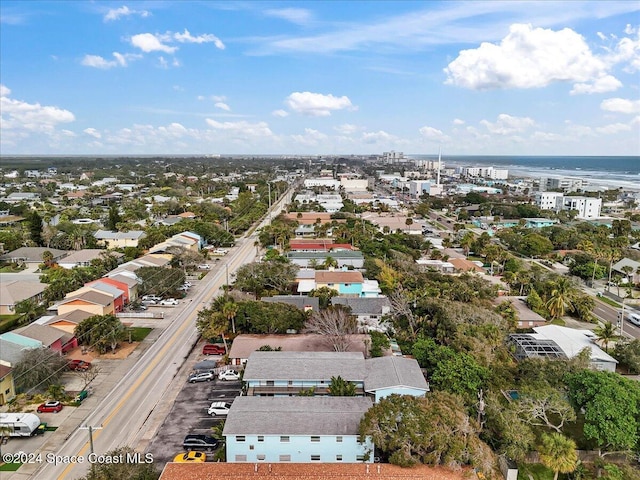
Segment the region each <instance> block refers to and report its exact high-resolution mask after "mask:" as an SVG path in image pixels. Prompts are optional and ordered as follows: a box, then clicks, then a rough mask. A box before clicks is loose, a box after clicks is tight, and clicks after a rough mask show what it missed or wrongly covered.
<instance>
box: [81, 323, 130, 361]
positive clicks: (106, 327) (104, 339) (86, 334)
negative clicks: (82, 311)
mask: <svg viewBox="0 0 640 480" xmlns="http://www.w3.org/2000/svg"><path fill="white" fill-rule="evenodd" d="M125 334H126V329H125V326H124V325H123V324H122V322H121V321H120V320H119V319H118V318H116V317H115V316H114V315H94V316H92V317H89V318H85V319H84V320H83V321H81V322H80V323H79V324H78V325H77V326H76V328H75V335H76V338H77V339H78V343H79V344H80V345H86V346H88V347H90V348H95V349H96V350H98V351H99V352H100V353H105V352H107V351H109V349H111V350H112V351H115V349H116V348H117V347H118V343H119V342H120V341H121V340H123V339H124V337H125Z"/></svg>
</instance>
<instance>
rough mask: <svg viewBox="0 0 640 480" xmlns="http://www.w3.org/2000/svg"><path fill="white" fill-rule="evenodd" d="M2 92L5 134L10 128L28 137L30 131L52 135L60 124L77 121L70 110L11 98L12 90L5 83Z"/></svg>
mask: <svg viewBox="0 0 640 480" xmlns="http://www.w3.org/2000/svg"><path fill="white" fill-rule="evenodd" d="M0 94H1V96H0V125H1V126H2V132H3V135H4V133H5V132H7V131H9V130H11V131H13V132H14V134H15V133H16V132H17V133H18V135H21V136H22V137H26V136H27V135H28V133H29V132H43V133H47V134H50V135H52V134H54V133H55V127H56V126H57V125H58V124H61V123H70V122H73V121H75V116H74V115H73V113H71V112H70V111H69V110H64V109H62V108H58V107H53V106H43V105H40V104H39V103H27V102H23V101H21V100H15V99H12V98H9V95H10V94H11V90H10V89H9V88H8V87H6V86H5V85H2V86H0ZM1 136H2V135H0V137H1Z"/></svg>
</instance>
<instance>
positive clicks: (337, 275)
mask: <svg viewBox="0 0 640 480" xmlns="http://www.w3.org/2000/svg"><path fill="white" fill-rule="evenodd" d="M363 280H364V279H363V277H362V273H360V272H343V271H338V270H336V271H334V272H331V271H324V270H319V271H317V272H316V283H362V282H363Z"/></svg>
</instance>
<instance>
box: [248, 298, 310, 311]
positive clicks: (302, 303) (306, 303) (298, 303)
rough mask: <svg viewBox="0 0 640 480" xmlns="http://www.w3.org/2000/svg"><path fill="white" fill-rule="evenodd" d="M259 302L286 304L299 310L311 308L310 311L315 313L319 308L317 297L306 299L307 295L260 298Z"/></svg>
mask: <svg viewBox="0 0 640 480" xmlns="http://www.w3.org/2000/svg"><path fill="white" fill-rule="evenodd" d="M260 300H261V301H263V302H268V303H287V304H289V305H293V306H295V307H297V308H299V309H300V310H304V308H305V307H311V309H312V310H315V311H317V310H318V309H319V308H320V299H319V298H318V297H308V296H307V295H275V296H273V297H262V298H261V299H260Z"/></svg>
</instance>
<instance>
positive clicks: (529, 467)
mask: <svg viewBox="0 0 640 480" xmlns="http://www.w3.org/2000/svg"><path fill="white" fill-rule="evenodd" d="M529 476H531V478H533V480H553V472H552V471H551V470H549V469H548V468H547V467H545V466H544V465H542V464H540V463H526V464H522V465H518V480H530V478H529ZM558 478H559V477H558Z"/></svg>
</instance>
